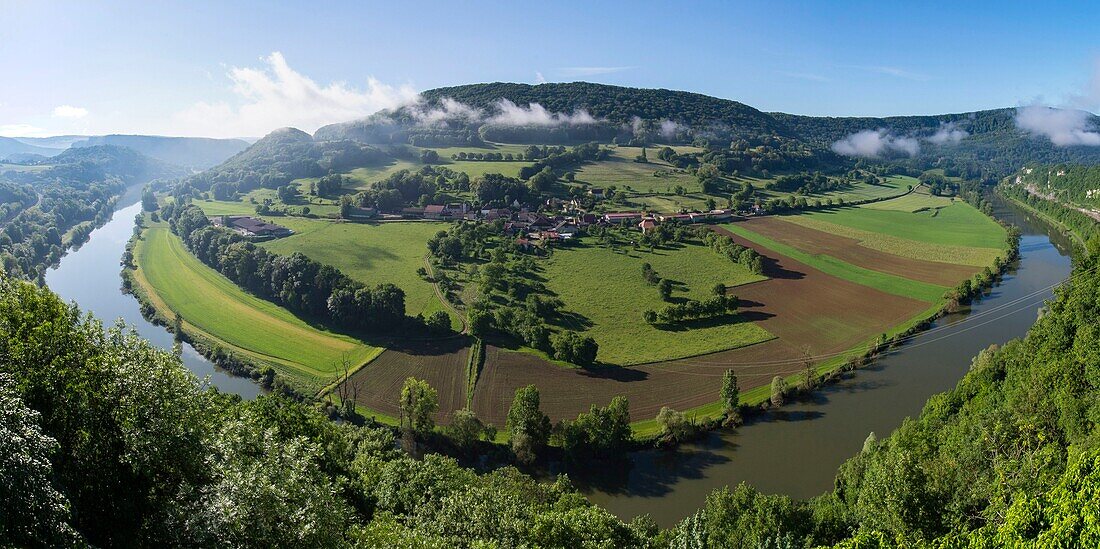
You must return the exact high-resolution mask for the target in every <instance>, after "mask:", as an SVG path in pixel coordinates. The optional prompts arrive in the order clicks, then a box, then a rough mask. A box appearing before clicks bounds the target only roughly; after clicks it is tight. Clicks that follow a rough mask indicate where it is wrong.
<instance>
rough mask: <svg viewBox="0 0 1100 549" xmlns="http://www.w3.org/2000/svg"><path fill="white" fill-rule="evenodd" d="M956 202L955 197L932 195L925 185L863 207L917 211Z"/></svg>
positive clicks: (943, 206)
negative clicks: (896, 196) (905, 193)
mask: <svg viewBox="0 0 1100 549" xmlns="http://www.w3.org/2000/svg"><path fill="white" fill-rule="evenodd" d="M954 202H955V200H954V199H952V198H948V197H944V196H932V194H931V193H929V192H928V189H927V188H925V187H918V188H917V189H916V190H914V191H913V192H911V193H909V194H907V195H905V196H902V197H899V198H895V199H893V200H885V201H882V202H872V203H870V204H865V205H864V206H863V207H866V208H869V209H872V210H892V211H899V212H910V213H917V212H921V211H924V210H934V209H939V208H945V207H947V206H950V205H951V204H953V203H954Z"/></svg>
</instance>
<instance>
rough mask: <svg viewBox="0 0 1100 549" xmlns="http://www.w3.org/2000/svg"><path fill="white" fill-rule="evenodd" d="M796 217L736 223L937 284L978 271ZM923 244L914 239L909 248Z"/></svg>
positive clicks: (809, 250)
mask: <svg viewBox="0 0 1100 549" xmlns="http://www.w3.org/2000/svg"><path fill="white" fill-rule="evenodd" d="M899 200H902V199H899ZM797 217H798V216H783V217H758V218H751V219H747V220H745V221H741V222H739V223H736V224H734V225H735V226H736V227H740V228H744V229H746V230H749V231H752V232H753V233H754V234H756V235H761V236H764V237H766V238H769V239H771V240H773V241H781V242H783V243H785V245H787V246H791V247H793V248H795V249H797V250H798V251H800V252H803V253H806V254H811V255H815V256H827V257H831V258H835V259H837V260H840V261H843V262H846V263H848V264H851V265H854V266H858V267H860V268H864V269H870V270H872V271H878V272H880V273H887V274H890V275H894V276H898V277H903V278H907V279H912V280H915V281H919V282H924V283H928V284H934V285H938V286H944V287H946V286H954V285H955V284H957V283H958V282H959V281H960V280H963V279H965V278H968V277H970V276H972V275H973V274H974V273H975V272H976V271H978V269H977V268H976V267H974V266H969V265H958V264H954V263H941V262H935V261H927V260H921V259H912V258H908V257H905V256H902V255H895V254H893V253H888V252H884V251H880V250H876V249H873V248H868V247H865V246H861V245H860V244H861V243H860V241H858V240H856V239H854V238H848V237H845V236H840V235H837V234H832V233H828V232H825V231H821V230H817V229H813V228H810V227H807V226H804V225H800V224H797V223H793V222H792V220H794V219H796V218H797ZM922 245H923V244H922V243H919V242H912V243H911V244H910V247H920V246H922ZM937 298H938V296H937Z"/></svg>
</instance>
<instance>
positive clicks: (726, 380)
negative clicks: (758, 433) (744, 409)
mask: <svg viewBox="0 0 1100 549" xmlns="http://www.w3.org/2000/svg"><path fill="white" fill-rule="evenodd" d="M721 397H722V405H723V406H725V407H726V414H729V415H732V414H735V413H737V411H738V410H739V409H740V406H741V388H740V387H738V385H737V376H736V375H735V374H734V373H733V370H726V372H725V373H724V374H722V392H721Z"/></svg>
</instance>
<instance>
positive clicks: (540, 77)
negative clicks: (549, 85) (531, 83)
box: [535, 71, 546, 84]
mask: <svg viewBox="0 0 1100 549" xmlns="http://www.w3.org/2000/svg"><path fill="white" fill-rule="evenodd" d="M535 83H536V84H545V83H546V77H545V76H543V75H542V73H541V72H539V71H535Z"/></svg>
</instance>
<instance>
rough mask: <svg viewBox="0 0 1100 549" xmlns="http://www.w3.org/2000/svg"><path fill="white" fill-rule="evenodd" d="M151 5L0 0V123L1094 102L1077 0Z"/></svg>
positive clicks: (29, 128) (189, 125)
mask: <svg viewBox="0 0 1100 549" xmlns="http://www.w3.org/2000/svg"><path fill="white" fill-rule="evenodd" d="M161 4H162V3H160V2H132V3H131V2H103V3H90V2H48V3H47V2H37V1H14V2H11V1H4V0H0V13H2V14H3V17H2V20H0V67H2V70H3V74H4V75H5V77H4V78H2V79H0V135H17V134H23V135H49V134H59V133H105V132H140V133H158V134H171V135H211V136H218V137H223V136H234V135H247V136H252V135H260V134H262V133H266V131H268V130H270V129H274V128H276V127H279V126H284V125H289V124H293V125H298V126H300V127H302V128H303V129H306V130H308V131H312V130H313V129H315V127H316V126H317V125H320V124H323V123H327V122H333V121H338V120H342V119H346V118H354V117H356V116H361V115H363V114H366V113H368V112H370V111H372V110H376V109H377V108H381V107H386V106H391V105H393V104H395V103H400V102H402V101H407V100H410V98H412V97H414V96H415V91H417V90H423V89H428V88H433V87H437V86H445V85H455V84H463V83H470V82H489V81H517V82H531V83H534V82H536V81H537V80H538V79H539V78H543V79H545V80H547V81H552V82H556V81H573V80H588V81H595V82H604V83H609V84H619V85H628V86H641V87H664V88H674V89H683V90H690V91H696V92H700V93H706V94H710V95H715V96H718V97H724V98H729V99H735V100H738V101H742V102H744V103H747V104H749V105H752V106H754V107H757V108H760V109H762V110H766V111H773V110H779V111H784V112H793V113H801V114H815V115H875V116H878V115H896V114H930V113H942V112H959V111H967V110H975V109H982V108H993V107H1003V106H1016V105H1022V104H1030V103H1034V102H1037V101H1038V102H1043V103H1046V104H1052V105H1070V104H1073V105H1075V106H1081V107H1084V108H1088V109H1091V110H1093V111H1094V112H1095V111H1096V110H1097V109H1098V108H1100V105H1097V104H1096V102H1095V100H1096V99H1097V98H1100V90H1098V89H1093V88H1097V87H1100V76H1098V75H1097V73H1098V72H1100V69H1098V59H1100V39H1098V36H1100V35H1097V34H1096V29H1097V28H1100V6H1098V5H1096V4H1089V3H1079V4H1058V5H1055V4H1040V3H1035V2H1030V3H996V4H992V3H991V4H988V5H979V4H977V3H969V2H957V1H956V2H949V3H916V2H914V3H905V4H904V5H902V3H898V2H815V3H808V2H807V3H798V2H721V3H690V4H682V5H681V4H671V3H657V2H629V3H627V2H623V3H612V2H539V3H530V4H528V3H520V2H487V3H462V4H460V5H452V4H443V3H420V2H371V3H365V2H348V3H339V2H337V3H329V2H325V3H322V5H315V3H313V2H310V3H301V4H297V3H292V2H280V3H279V4H280V5H274V6H273V5H269V4H267V3H258V2H189V3H186V4H184V3H180V4H178V5H175V6H170V5H161ZM275 52H278V54H279V55H273V54H275ZM1081 97H1091V98H1092V100H1089V101H1084V102H1082V101H1081V99H1080V98H1081Z"/></svg>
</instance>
